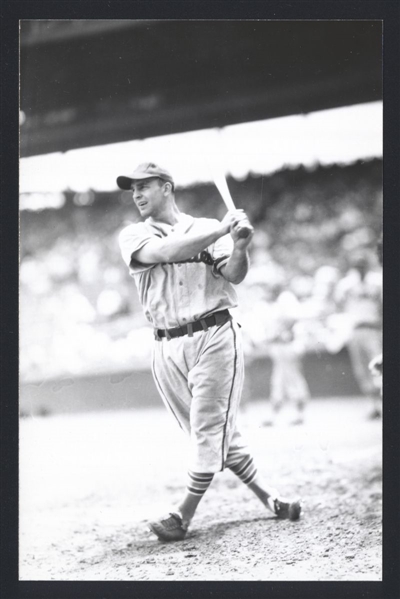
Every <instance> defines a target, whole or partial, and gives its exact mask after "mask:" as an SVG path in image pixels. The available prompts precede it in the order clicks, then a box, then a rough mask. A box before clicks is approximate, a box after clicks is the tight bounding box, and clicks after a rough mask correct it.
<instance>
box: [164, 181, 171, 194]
mask: <svg viewBox="0 0 400 599" xmlns="http://www.w3.org/2000/svg"><path fill="white" fill-rule="evenodd" d="M163 188H164V194H165V195H169V194H170V193H171V191H172V185H171V183H170V182H169V181H166V182H165V183H164V185H163Z"/></svg>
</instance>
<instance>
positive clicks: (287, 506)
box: [274, 499, 301, 520]
mask: <svg viewBox="0 0 400 599" xmlns="http://www.w3.org/2000/svg"><path fill="white" fill-rule="evenodd" d="M274 512H275V514H276V515H277V516H278V518H280V519H281V520H285V519H289V520H298V519H299V518H300V513H301V503H300V501H292V502H291V503H289V502H288V501H282V500H281V499H274Z"/></svg>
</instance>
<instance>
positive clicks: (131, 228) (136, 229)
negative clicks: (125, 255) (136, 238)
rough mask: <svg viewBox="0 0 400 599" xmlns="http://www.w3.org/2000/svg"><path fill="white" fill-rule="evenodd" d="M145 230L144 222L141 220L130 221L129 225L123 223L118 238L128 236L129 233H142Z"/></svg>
mask: <svg viewBox="0 0 400 599" xmlns="http://www.w3.org/2000/svg"><path fill="white" fill-rule="evenodd" d="M146 230H147V227H146V224H145V223H144V222H142V221H140V222H137V223H130V224H129V225H125V227H124V228H123V229H121V231H120V232H119V235H118V236H119V239H124V238H126V237H130V236H131V235H137V234H138V233H142V232H143V233H144V232H145V231H146Z"/></svg>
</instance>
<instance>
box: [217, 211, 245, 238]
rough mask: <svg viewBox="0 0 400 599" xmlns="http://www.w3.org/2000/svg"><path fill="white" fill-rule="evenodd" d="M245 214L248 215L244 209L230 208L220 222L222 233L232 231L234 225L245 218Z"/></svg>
mask: <svg viewBox="0 0 400 599" xmlns="http://www.w3.org/2000/svg"><path fill="white" fill-rule="evenodd" d="M243 216H246V215H245V214H244V211H243V210H242V209H238V210H230V211H229V212H227V213H226V214H225V216H224V218H223V219H222V221H221V223H220V226H221V231H222V234H223V235H226V234H228V233H230V232H231V229H232V227H234V226H235V225H236V224H237V223H238V222H239V221H240V220H241V219H242V218H243Z"/></svg>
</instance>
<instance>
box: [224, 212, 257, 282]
mask: <svg viewBox="0 0 400 599" xmlns="http://www.w3.org/2000/svg"><path fill="white" fill-rule="evenodd" d="M243 224H245V225H246V227H247V228H248V230H249V234H248V235H247V237H241V235H240V226H241V225H243ZM253 235H254V229H253V227H252V226H251V224H250V223H249V221H248V219H247V217H246V215H245V214H243V215H242V217H241V219H240V220H239V221H238V222H237V223H236V224H235V225H234V226H233V227H231V236H232V239H233V242H234V246H233V252H232V254H231V256H230V258H229V260H228V262H227V263H226V265H225V266H223V267H222V269H221V273H222V276H223V277H224V278H225V279H226V280H227V281H229V282H230V283H233V284H234V285H238V284H239V283H241V282H242V281H243V279H244V278H245V276H246V275H247V271H248V270H249V254H248V247H249V245H250V242H251V239H252V237H253Z"/></svg>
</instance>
